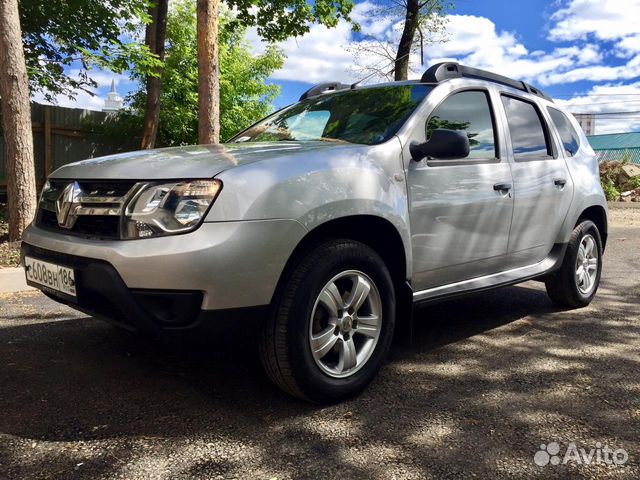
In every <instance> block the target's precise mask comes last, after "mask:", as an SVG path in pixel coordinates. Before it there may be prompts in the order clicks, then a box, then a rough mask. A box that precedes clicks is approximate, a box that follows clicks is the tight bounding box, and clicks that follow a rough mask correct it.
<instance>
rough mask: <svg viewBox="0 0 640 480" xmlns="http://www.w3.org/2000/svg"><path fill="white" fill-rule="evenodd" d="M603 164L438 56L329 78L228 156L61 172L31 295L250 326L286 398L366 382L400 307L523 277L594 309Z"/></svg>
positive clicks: (33, 258) (564, 130)
mask: <svg viewBox="0 0 640 480" xmlns="http://www.w3.org/2000/svg"><path fill="white" fill-rule="evenodd" d="M606 238H607V206H606V201H605V197H604V194H603V191H602V189H601V187H600V182H599V178H598V165H597V161H596V159H595V156H594V152H593V151H592V149H591V147H590V146H589V143H588V141H587V139H586V137H585V136H584V134H583V133H582V131H581V129H580V127H579V126H578V124H577V123H576V121H575V120H574V118H573V117H572V116H571V115H570V114H568V113H567V112H566V111H565V110H564V109H563V108H562V107H560V106H558V105H557V104H555V103H553V101H552V100H551V99H549V98H548V97H547V96H546V95H545V94H544V93H542V92H540V91H539V90H537V89H536V88H534V87H532V86H530V85H528V84H526V83H523V82H520V81H515V80H512V79H510V78H506V77H503V76H499V75H495V74H492V73H489V72H485V71H481V70H477V69H473V68H469V67H465V66H462V65H459V64H457V63H441V64H438V65H434V66H433V67H431V68H430V69H429V70H428V71H427V72H426V73H425V74H424V76H423V77H422V79H421V80H420V81H408V82H396V83H386V84H381V85H373V86H363V87H357V86H355V85H354V86H349V85H343V84H339V83H328V84H322V85H319V86H317V87H314V88H312V89H311V90H309V91H308V92H306V93H305V94H304V95H303V96H302V98H301V99H300V101H299V102H298V103H296V104H294V105H291V106H289V107H287V108H284V109H282V110H280V111H278V112H276V113H274V114H273V115H271V116H270V117H268V118H266V119H265V120H263V121H261V122H259V123H257V124H256V125H254V126H252V127H250V128H249V129H247V130H246V131H244V132H242V133H240V134H239V135H237V136H236V137H235V138H233V139H232V140H231V141H230V142H228V143H226V144H224V145H202V146H192V147H185V148H169V149H163V150H153V151H142V152H134V153H126V154H120V155H113V156H109V157H104V158H97V159H93V160H87V161H82V162H79V163H74V164H70V165H66V166H63V167H62V168H60V169H58V170H57V171H55V172H54V173H53V174H52V175H51V177H50V178H49V181H48V183H47V184H46V186H45V188H44V190H43V192H42V196H41V199H40V205H39V209H38V213H37V217H36V219H35V221H34V223H33V225H31V226H30V227H29V228H28V229H27V231H26V233H25V235H24V243H23V261H24V265H25V268H26V275H27V279H28V281H29V283H30V284H31V285H33V286H36V287H38V288H40V289H41V290H42V291H44V292H45V293H46V294H47V295H49V296H50V297H51V298H53V299H55V300H58V301H60V302H63V303H66V304H68V305H70V306H72V307H74V308H76V309H78V310H81V311H83V312H87V313H89V314H91V315H93V316H96V317H98V318H103V319H106V320H109V321H111V322H113V323H115V324H117V325H120V326H122V327H125V328H128V329H132V330H138V331H148V332H153V333H154V334H160V335H164V334H167V333H170V332H172V331H174V332H175V331H181V330H182V331H184V330H189V329H197V328H203V327H220V326H223V325H228V324H229V322H231V323H235V324H240V323H245V322H250V321H252V320H257V323H252V324H251V325H255V335H256V336H257V337H258V339H259V348H260V352H261V358H262V361H263V363H264V367H265V369H266V371H267V373H268V374H269V376H270V377H271V379H272V380H273V381H274V382H275V383H276V384H277V385H278V386H280V387H281V388H282V389H284V390H285V391H287V392H289V393H291V394H293V395H296V396H298V397H301V398H304V399H307V400H310V401H314V402H331V401H336V400H339V399H342V398H345V397H347V396H349V395H352V394H354V393H355V392H357V391H359V390H361V389H362V388H364V387H365V386H366V385H367V384H368V383H369V382H370V381H371V380H372V379H373V377H374V376H375V375H376V373H377V372H378V370H379V369H380V367H381V366H382V364H383V362H384V359H385V357H386V355H387V352H388V350H389V347H390V344H391V340H392V337H393V335H394V330H395V331H396V332H397V331H399V330H400V329H401V328H402V327H406V326H407V325H410V322H411V317H412V315H411V312H412V310H413V306H414V305H417V304H422V303H427V302H435V301H441V300H444V299H449V298H452V297H456V296H458V295H461V294H466V293H469V292H477V291H479V290H485V289H490V288H496V287H501V286H504V285H512V284H515V283H518V282H523V281H525V280H530V279H539V280H542V281H544V282H545V283H546V287H547V291H548V293H549V296H550V297H551V300H552V301H553V302H554V303H556V304H557V305H560V306H562V307H569V308H576V307H583V306H585V305H587V304H589V302H590V301H591V300H592V299H593V297H594V295H595V293H596V289H597V288H598V282H599V280H600V272H601V269H602V253H603V250H604V246H605V243H606Z"/></svg>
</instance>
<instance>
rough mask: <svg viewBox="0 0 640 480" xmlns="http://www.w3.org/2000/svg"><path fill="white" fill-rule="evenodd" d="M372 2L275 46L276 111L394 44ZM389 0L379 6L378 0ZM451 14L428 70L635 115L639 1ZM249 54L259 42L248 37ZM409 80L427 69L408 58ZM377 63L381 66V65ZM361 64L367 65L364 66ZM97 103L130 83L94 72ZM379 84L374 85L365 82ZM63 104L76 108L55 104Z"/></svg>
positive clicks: (490, 6)
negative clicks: (486, 78)
mask: <svg viewBox="0 0 640 480" xmlns="http://www.w3.org/2000/svg"><path fill="white" fill-rule="evenodd" d="M374 1H375V0H364V1H358V2H357V6H356V9H355V11H354V14H353V16H354V19H355V20H357V21H358V23H359V24H360V25H361V27H362V34H354V33H353V32H352V31H351V28H350V26H349V25H348V24H346V22H342V23H340V24H339V25H338V27H337V28H335V29H331V30H329V29H327V28H325V27H321V26H317V25H316V26H313V27H312V28H311V31H310V32H309V33H308V34H307V35H305V36H304V37H302V38H298V39H291V40H288V41H286V42H283V43H282V44H281V47H282V48H283V49H284V51H285V53H286V55H287V60H286V62H285V66H284V68H283V69H282V70H280V71H278V72H276V73H275V74H274V75H273V78H272V79H271V81H273V82H274V83H277V84H279V85H280V86H281V96H280V97H279V98H278V99H277V101H276V106H277V107H281V106H284V105H287V104H289V103H292V102H294V101H296V100H297V99H298V97H299V96H300V94H301V93H302V92H304V91H305V90H306V89H307V88H309V86H310V85H312V84H314V83H319V82H321V81H327V80H339V81H344V82H350V81H355V80H358V79H360V78H362V77H363V74H362V72H358V71H357V70H356V69H354V61H355V60H354V54H353V50H354V47H357V46H358V45H363V43H362V42H367V41H368V42H372V41H373V39H375V40H376V41H377V42H378V43H380V44H382V43H384V42H391V43H393V42H394V41H395V40H396V39H397V37H398V35H399V28H400V23H399V22H400V18H399V17H397V16H394V15H385V16H380V15H374V13H375V12H376V10H375V5H374V3H373V2H374ZM378 1H385V0H378ZM455 4H456V5H455V9H454V10H452V11H451V12H450V14H449V16H448V21H447V23H446V38H447V40H448V41H446V42H444V43H435V44H434V45H431V46H428V47H427V49H426V57H427V58H426V63H427V64H429V63H433V62H436V61H443V60H456V61H460V62H461V63H464V64H467V65H471V66H475V67H479V68H485V69H489V70H492V71H496V72H498V73H502V74H505V75H509V76H512V77H515V78H520V79H522V80H525V81H528V82H530V83H533V84H534V85H537V86H538V87H540V88H542V89H543V90H545V91H546V92H547V93H548V94H550V95H551V96H553V97H554V98H556V99H557V101H558V102H559V103H567V104H568V106H569V108H570V109H571V110H572V111H574V112H596V113H600V114H601V113H603V112H613V111H616V112H618V111H625V112H626V111H637V110H640V0H555V1H541V0H528V1H517V0H510V1H506V0H492V1H476V0H458V1H456V2H455ZM249 38H250V40H251V41H252V43H253V45H254V48H255V51H256V52H259V51H260V50H261V49H262V48H264V45H263V44H262V43H261V41H260V39H259V38H258V37H257V35H255V32H250V34H249ZM411 60H412V62H411V65H412V74H411V75H410V76H413V77H419V76H420V73H421V71H422V70H423V68H422V67H420V64H419V58H418V56H417V54H416V55H413V56H412V58H411ZM378 61H379V60H378ZM360 64H366V61H360ZM93 76H94V78H95V79H96V80H97V81H98V84H99V85H100V87H99V88H98V90H97V93H98V95H99V96H101V97H104V96H105V95H106V92H107V91H108V86H109V84H110V81H111V78H115V79H116V82H117V89H118V91H119V92H120V93H121V94H122V95H124V94H126V93H127V92H128V91H129V90H130V89H131V88H132V87H133V84H132V83H131V82H130V81H129V80H128V78H127V77H126V76H122V75H113V74H111V73H110V72H100V71H98V72H95V74H94V75H93ZM370 81H371V82H373V81H379V79H375V78H374V79H371V80H370ZM102 102H103V100H102V98H100V97H93V98H92V97H90V96H88V95H79V96H78V102H77V103H76V105H74V106H79V107H88V108H96V109H99V108H100V107H101V106H102ZM60 103H61V104H64V105H69V106H72V104H70V103H69V102H67V101H66V100H63V99H61V101H60ZM629 130H640V115H627V116H619V117H611V116H609V117H606V116H600V117H598V122H597V127H596V133H610V132H615V131H629Z"/></svg>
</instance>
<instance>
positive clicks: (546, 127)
mask: <svg viewBox="0 0 640 480" xmlns="http://www.w3.org/2000/svg"><path fill="white" fill-rule="evenodd" d="M500 97H501V104H502V114H503V115H504V118H505V120H506V121H505V122H504V124H505V126H506V127H505V130H506V131H505V137H506V138H507V139H508V141H507V143H508V145H509V147H510V148H509V149H508V150H509V156H510V157H511V160H512V174H513V182H514V210H513V222H512V225H511V234H510V237H509V262H508V263H509V265H510V266H511V267H517V266H523V265H530V264H533V263H537V262H539V261H541V260H543V259H544V258H545V257H546V256H547V255H548V254H549V252H550V251H551V249H552V247H553V245H554V242H555V240H556V237H557V236H558V232H559V231H560V227H561V225H562V223H563V221H564V218H565V216H566V214H567V212H568V209H569V206H570V204H571V200H572V196H573V181H572V180H571V176H570V175H569V170H568V169H567V165H566V163H565V161H564V153H563V152H562V151H561V149H560V148H559V147H558V141H557V140H558V139H557V136H556V134H555V131H554V130H553V129H551V128H550V123H549V122H550V119H549V115H548V112H547V111H546V108H542V107H541V105H540V104H539V103H538V102H536V101H533V100H529V99H525V98H522V97H520V96H516V95H512V94H506V93H502V94H501V95H500Z"/></svg>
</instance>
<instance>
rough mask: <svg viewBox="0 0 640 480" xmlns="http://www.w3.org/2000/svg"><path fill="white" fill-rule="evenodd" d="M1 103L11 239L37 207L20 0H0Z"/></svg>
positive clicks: (22, 229)
mask: <svg viewBox="0 0 640 480" xmlns="http://www.w3.org/2000/svg"><path fill="white" fill-rule="evenodd" d="M0 72H1V73H0V103H1V104H2V127H3V132H4V143H5V159H6V176H7V196H8V200H9V202H8V208H9V241H17V240H20V238H22V232H23V231H24V229H25V228H26V227H27V225H29V223H30V222H31V220H32V219H33V216H34V214H35V211H36V202H37V200H36V178H35V167H34V162H33V134H32V132H31V105H30V104H29V80H28V78H27V67H26V65H25V62H24V51H23V49H22V33H21V31H20V17H19V16H18V0H0Z"/></svg>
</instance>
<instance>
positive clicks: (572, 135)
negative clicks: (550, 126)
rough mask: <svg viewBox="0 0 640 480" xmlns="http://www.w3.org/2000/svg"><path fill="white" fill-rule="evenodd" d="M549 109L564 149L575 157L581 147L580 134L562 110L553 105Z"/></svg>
mask: <svg viewBox="0 0 640 480" xmlns="http://www.w3.org/2000/svg"><path fill="white" fill-rule="evenodd" d="M548 110H549V115H551V120H552V121H553V123H554V124H555V126H556V128H557V129H558V133H559V134H560V139H561V140H562V146H563V147H564V151H565V152H566V153H567V155H569V156H570V157H573V156H574V155H575V154H576V152H577V151H578V149H579V148H580V136H579V135H578V132H576V130H575V128H573V125H571V122H570V121H569V119H568V118H567V116H566V115H565V114H564V113H562V112H561V111H560V110H556V109H555V108H551V107H549V108H548Z"/></svg>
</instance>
